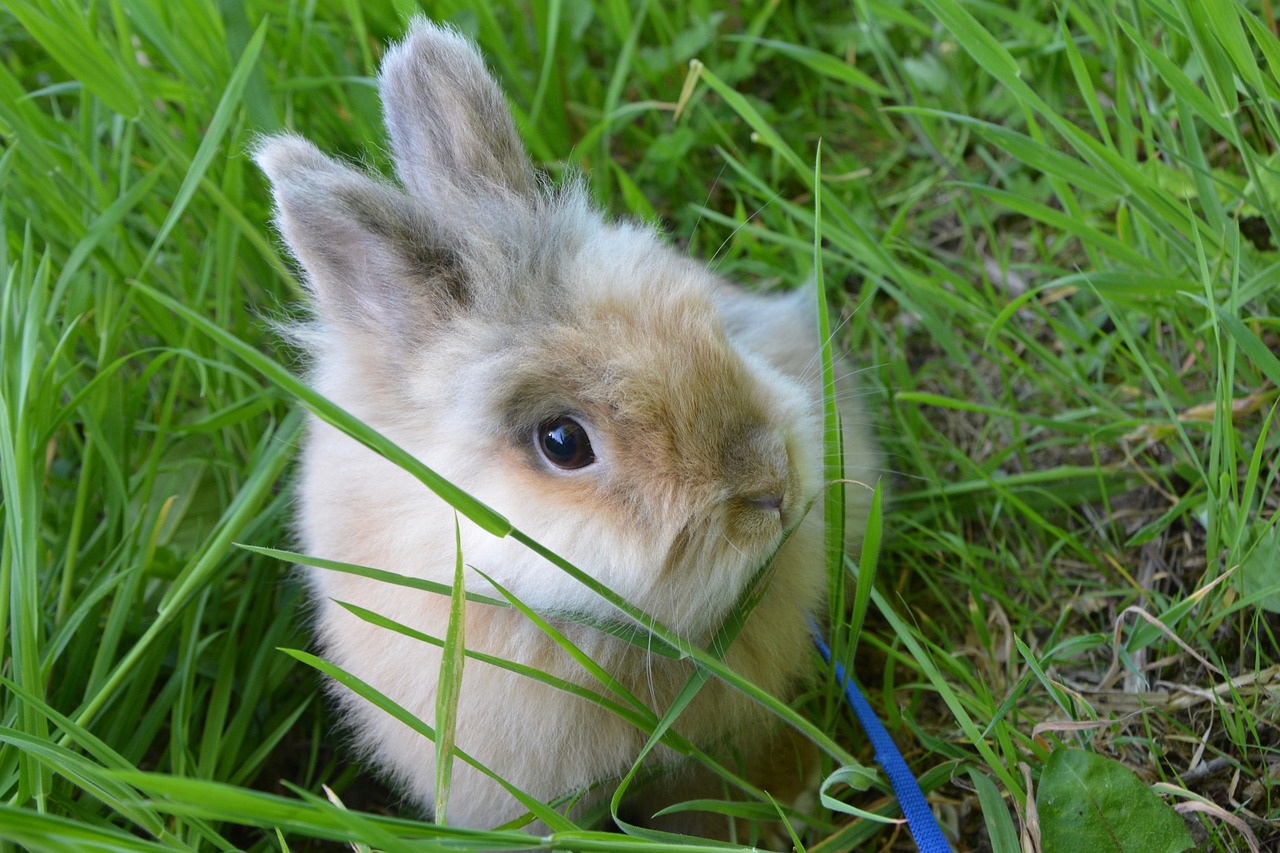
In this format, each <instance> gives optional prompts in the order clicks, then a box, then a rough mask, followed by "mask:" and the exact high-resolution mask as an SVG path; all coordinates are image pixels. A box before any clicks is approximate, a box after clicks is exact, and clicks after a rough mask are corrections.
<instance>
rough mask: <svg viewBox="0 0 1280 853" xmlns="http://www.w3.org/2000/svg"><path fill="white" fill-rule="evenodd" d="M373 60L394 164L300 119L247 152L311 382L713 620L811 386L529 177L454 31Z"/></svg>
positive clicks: (592, 218) (776, 535) (545, 587)
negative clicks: (306, 292)
mask: <svg viewBox="0 0 1280 853" xmlns="http://www.w3.org/2000/svg"><path fill="white" fill-rule="evenodd" d="M380 82H381V92H382V97H383V101H384V105H385V113H386V120H387V124H388V126H389V128H390V131H391V141H392V149H393V152H394V159H395V165H396V170H397V174H398V177H399V179H400V183H401V184H402V187H401V186H396V185H393V184H391V183H389V182H387V181H385V180H381V179H379V178H376V177H372V176H370V175H369V174H366V173H364V172H362V171H360V170H357V169H354V168H352V167H350V166H348V165H345V164H342V163H339V162H337V161H335V160H333V159H331V158H329V157H327V156H325V155H323V154H321V153H320V152H319V151H318V150H317V149H316V148H315V147H314V146H313V145H311V144H310V143H309V142H306V141H305V140H302V139H300V138H297V137H290V136H286V137H277V138H274V139H271V140H269V141H268V142H266V143H265V144H264V145H263V146H261V147H260V148H259V150H258V154H257V157H258V161H259V163H260V164H261V165H262V167H263V168H264V170H265V171H266V172H267V174H268V175H269V176H270V178H271V181H272V184H273V187H274V192H275V198H276V203H277V208H278V218H277V221H278V224H279V227H280V230H281V232H282V233H283V234H284V236H285V239H286V240H287V242H288V243H289V245H290V246H291V247H292V249H293V251H294V253H295V254H296V256H297V257H298V259H299V261H300V262H301V263H302V265H303V267H304V268H305V269H306V271H307V273H308V283H309V288H310V290H311V292H312V294H313V297H314V300H315V307H316V314H317V317H318V323H317V324H316V326H315V327H314V329H313V332H312V334H311V335H310V340H311V341H312V342H313V354H314V356H315V357H316V360H317V377H316V378H317V382H318V383H319V385H320V387H321V389H322V390H325V391H328V392H329V393H330V394H331V396H333V397H334V398H335V399H336V400H337V401H338V402H339V403H341V404H343V405H346V406H348V407H349V408H352V409H353V410H356V411H357V412H358V413H359V414H361V415H362V416H364V417H365V419H366V420H368V421H369V422H370V423H372V424H373V425H374V426H376V427H378V428H380V429H382V430H383V431H385V432H387V433H389V434H390V435H392V436H393V437H394V438H396V439H397V440H398V441H400V442H401V443H402V444H403V445H404V446H405V447H406V448H407V449H410V450H411V451H412V452H414V453H416V454H417V455H419V457H420V458H421V459H422V460H423V461H424V462H425V463H426V464H427V465H428V466H431V467H433V468H435V469H436V470H438V471H439V472H440V473H442V474H444V475H445V476H447V477H449V478H450V479H452V480H453V481H454V482H455V483H456V484H458V485H461V486H462V487H463V488H466V489H467V490H468V491H470V492H471V493H472V494H474V495H476V496H477V497H479V498H480V499H481V500H484V501H485V502H487V503H488V504H490V505H491V506H493V507H494V508H496V509H497V510H498V511H500V512H502V513H504V514H506V515H507V516H508V518H510V519H511V520H512V521H513V522H514V523H515V524H516V525H517V526H518V527H520V528H521V529H523V530H525V531H527V532H529V533H531V534H532V535H533V536H535V538H538V539H539V540H540V541H542V542H543V544H545V545H547V546H548V547H551V548H552V549H553V550H556V551H557V552H558V553H560V554H561V555H562V556H565V557H567V558H568V559H570V560H571V561H573V562H575V563H576V564H577V565H579V566H580V567H581V568H583V569H584V570H585V571H587V572H589V573H591V574H593V575H594V576H596V577H597V578H598V579H599V580H601V581H603V582H605V583H606V584H608V585H609V586H610V587H611V588H613V589H614V590H615V591H617V592H619V593H620V594H622V595H623V596H624V597H626V598H628V599H629V600H630V601H632V603H634V604H637V605H639V606H641V607H642V608H645V609H648V610H649V611H650V612H651V613H653V615H655V616H657V617H658V618H660V619H664V620H668V621H669V622H670V623H671V625H672V627H674V628H676V629H677V630H681V631H684V632H686V633H688V634H690V635H696V634H698V633H699V632H700V631H702V630H705V629H707V628H708V627H714V625H715V622H716V619H717V617H719V616H721V615H723V613H724V612H725V610H726V608H727V607H728V606H729V605H731V604H732V603H733V602H734V601H735V600H736V598H737V596H738V594H739V593H740V592H741V589H742V584H743V582H744V581H745V580H746V579H747V578H748V577H749V576H750V575H751V573H752V572H753V570H755V569H757V568H758V567H759V566H760V565H761V564H762V562H763V560H764V559H765V558H766V557H767V555H768V554H769V553H770V551H771V550H772V549H773V548H774V547H776V546H777V544H778V542H779V540H780V538H781V536H782V532H783V529H784V527H785V526H786V525H787V524H788V523H789V522H790V521H791V520H792V519H793V518H794V517H795V514H796V513H798V512H799V511H800V510H801V509H802V508H803V507H804V505H805V504H806V502H807V501H809V500H810V499H811V498H812V497H813V496H814V495H815V493H816V491H817V488H818V476H819V465H818V460H817V459H816V458H815V456H814V450H815V448H816V447H820V440H819V439H818V438H817V430H818V429H819V425H818V420H817V418H816V408H815V406H814V399H813V395H812V394H811V393H810V389H809V388H808V387H806V386H804V385H801V384H799V383H797V382H796V380H795V379H794V378H793V377H788V376H786V375H785V374H784V373H783V372H782V371H781V370H780V369H779V368H778V367H777V366H775V365H773V364H770V363H769V362H768V361H767V360H766V359H765V358H763V357H762V356H760V355H758V354H756V353H754V352H752V351H751V350H750V349H749V348H747V347H745V346H743V345H742V344H741V343H740V342H739V341H735V339H734V338H733V337H732V336H731V335H730V330H729V329H727V328H726V326H725V323H724V321H723V318H722V316H721V311H720V308H719V306H718V299H719V293H720V292H721V291H722V290H723V289H724V285H722V284H721V283H720V282H718V281H717V280H716V279H715V278H714V277H712V276H711V275H710V274H709V273H708V272H707V271H706V270H705V269H704V268H703V267H701V266H700V265H698V264H696V263H693V262H692V261H690V260H688V259H686V258H684V257H681V256H679V255H677V254H676V253H674V252H672V251H671V250H669V249H668V248H666V247H665V246H663V245H662V244H661V243H660V242H659V240H658V239H657V238H656V236H655V235H654V234H653V233H651V232H650V231H649V230H647V229H645V228H642V227H638V226H636V225H632V224H625V223H610V222H607V221H605V220H604V219H603V218H602V217H601V216H600V214H599V213H597V212H596V211H595V210H594V209H593V208H592V206H591V204H590V203H589V201H588V199H587V196H586V191H585V189H584V187H583V186H582V185H581V184H580V183H577V182H574V181H570V182H569V183H568V184H567V185H566V186H564V187H562V188H560V189H559V190H557V191H554V192H553V191H547V190H545V189H544V188H543V186H542V184H541V182H540V180H539V179H538V177H537V176H536V175H535V173H534V172H533V170H532V168H531V167H530V165H529V162H528V159H527V157H526V155H525V152H524V149H523V147H522V145H521V143H520V141H519V138H518V136H517V135H516V131H515V128H514V126H513V123H512V120H511V118H510V114H509V112H508V110H507V107H506V104H505V101H504V100H503V97H502V95H501V92H500V91H499V89H498V88H497V86H496V84H495V83H494V81H493V80H492V79H491V78H490V77H489V75H488V73H487V72H486V70H485V68H484V66H483V64H482V62H481V60H480V59H479V57H478V56H477V54H476V53H475V51H474V49H473V48H472V46H471V45H470V43H469V42H467V41H466V40H465V39H463V38H462V37H461V36H459V35H457V34H456V33H453V32H451V31H449V30H446V29H440V28H436V27H434V26H431V25H427V24H422V23H419V24H418V25H416V26H415V28H414V30H413V31H412V32H411V33H410V35H409V36H408V38H407V39H406V40H405V42H404V43H402V44H401V45H399V46H398V47H397V48H395V49H394V50H392V51H391V52H390V53H389V55H388V56H387V58H386V60H385V62H384V64H383V67H382V73H381V78H380ZM332 473H335V474H336V472H332ZM326 476H331V474H330V473H326ZM410 503H413V502H412V501H410ZM437 509H438V507H437ZM407 523H409V524H412V525H417V526H429V525H434V526H435V527H437V528H438V531H435V532H436V533H445V534H450V533H451V531H452V526H453V520H452V516H451V514H450V513H447V512H439V511H436V512H428V513H425V514H424V515H422V516H421V517H418V518H413V519H411V520H409V521H408V522H407ZM304 524H305V522H304ZM494 547H498V548H499V550H502V551H504V552H505V553H501V554H497V553H495V554H493V555H492V556H493V557H495V558H496V559H495V561H494V562H493V563H490V564H487V565H485V566H484V567H483V568H484V570H485V571H486V572H488V573H490V574H491V575H492V576H493V577H494V578H495V579H496V580H498V581H499V582H501V583H502V584H503V585H504V586H507V587H508V588H509V589H510V590H512V591H513V592H514V593H515V594H516V595H518V596H520V597H523V598H525V599H526V601H528V603H530V604H532V605H535V606H540V607H544V608H548V609H553V610H558V609H572V610H585V611H587V612H592V611H597V612H598V613H599V615H608V614H607V613H605V612H603V611H602V608H603V607H604V605H603V604H602V603H601V602H599V600H598V599H595V598H594V596H592V595H591V594H589V593H587V592H586V591H585V590H583V589H582V588H581V586H580V585H578V584H577V583H576V582H575V581H573V580H571V579H570V578H568V577H567V576H565V575H563V574H562V573H560V572H559V571H558V570H556V569H554V568H553V567H551V566H549V565H546V564H543V563H541V562H540V561H539V560H537V559H536V558H534V557H532V555H529V554H527V553H520V552H519V551H518V550H516V549H512V548H500V546H499V544H498V543H490V545H488V546H479V553H484V552H487V551H489V550H490V549H491V548H494ZM479 553H476V552H473V551H472V550H466V554H467V558H468V561H469V562H472V563H473V564H476V565H479V563H478V562H477V558H478V556H479ZM442 556H445V557H447V554H445V555H442ZM444 564H445V567H446V568H447V567H448V566H449V565H450V561H449V560H447V559H446V560H444ZM476 582H477V583H479V582H478V581H476Z"/></svg>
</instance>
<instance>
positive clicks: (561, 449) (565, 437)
mask: <svg viewBox="0 0 1280 853" xmlns="http://www.w3.org/2000/svg"><path fill="white" fill-rule="evenodd" d="M536 441H537V443H538V449H539V450H541V451H542V455H543V456H545V457H546V459H547V461H548V462H550V463H551V464H552V465H554V466H556V467H557V468H564V469H566V470H574V469H576V468H585V467H586V466H588V465H590V464H591V463H592V462H595V461H596V455H595V452H594V451H592V449H591V439H590V438H588V437H587V431H586V430H585V429H583V428H582V424H580V423H578V422H577V421H575V420H574V419H573V418H556V419H555V420H553V421H546V422H544V423H542V424H541V425H540V426H539V427H538V433H537V436H536Z"/></svg>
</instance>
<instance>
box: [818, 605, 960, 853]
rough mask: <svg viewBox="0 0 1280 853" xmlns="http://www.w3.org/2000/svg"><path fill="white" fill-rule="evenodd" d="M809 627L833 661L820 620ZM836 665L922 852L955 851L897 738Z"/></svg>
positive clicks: (908, 826) (852, 704)
mask: <svg viewBox="0 0 1280 853" xmlns="http://www.w3.org/2000/svg"><path fill="white" fill-rule="evenodd" d="M809 627H810V628H811V629H812V630H813V642H814V644H815V645H816V646H817V647H818V651H819V652H821V653H822V659H823V660H825V661H826V662H827V663H828V664H830V663H831V649H829V648H828V647H827V644H826V642H825V641H824V640H823V639H822V632H821V631H819V630H818V626H817V624H816V623H815V622H814V621H813V620H812V619H811V620H809ZM835 667H836V679H837V680H838V681H839V682H840V683H841V684H843V685H844V695H845V698H846V699H848V700H849V705H850V707H852V708H853V713H854V714H855V715H857V717H858V722H859V723H861V724H862V730H863V731H864V732H866V733H867V738H868V739H869V740H870V741H871V746H872V748H873V749H875V752H876V761H877V762H879V764H880V766H881V767H883V768H884V772H885V775H886V776H888V777H889V783H890V784H891V785H893V793H894V794H896V795H897V797H898V804H899V805H900V806H902V814H903V815H904V816H905V817H906V818H907V828H908V829H910V830H911V837H912V838H914V839H915V841H916V847H917V848H919V850H920V853H952V850H951V845H950V844H949V843H948V842H947V839H946V837H945V836H944V835H943V834H942V827H940V826H938V821H937V819H936V818H934V816H933V809H931V808H929V803H928V801H927V800H925V798H924V792H923V791H921V790H920V785H919V783H917V782H916V777H915V776H914V775H912V773H911V768H909V767H907V762H906V759H904V758H903V757H902V753H901V752H899V751H898V747H897V745H896V744H895V743H894V742H893V738H891V737H889V733H888V732H887V731H885V728H884V724H883V723H881V722H880V718H879V717H877V716H876V712H875V711H874V710H872V708H871V706H870V705H869V704H867V700H866V699H865V698H863V695H862V691H861V690H859V689H858V685H857V684H856V683H854V680H853V676H849V677H848V678H846V677H845V673H844V667H843V666H842V665H841V664H840V662H839V661H837V662H836V665H835Z"/></svg>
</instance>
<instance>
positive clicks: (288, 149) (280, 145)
mask: <svg viewBox="0 0 1280 853" xmlns="http://www.w3.org/2000/svg"><path fill="white" fill-rule="evenodd" d="M252 153H253V160H254V162H255V163H257V164H258V168H260V169H262V171H263V172H265V173H266V175H267V177H268V178H270V179H271V182H272V183H280V182H281V181H284V180H288V178H289V177H290V176H291V175H296V174H299V173H301V172H314V171H318V170H321V169H324V168H326V166H327V165H328V163H329V159H328V158H327V157H325V156H324V154H322V153H320V149H318V148H316V147H315V146H314V145H312V144H311V143H310V142H308V141H307V140H305V139H303V138H302V137H301V136H296V135H294V134H292V133H280V134H276V135H275V136H264V137H262V138H261V139H259V140H257V141H256V142H255V143H254V144H253V150H252Z"/></svg>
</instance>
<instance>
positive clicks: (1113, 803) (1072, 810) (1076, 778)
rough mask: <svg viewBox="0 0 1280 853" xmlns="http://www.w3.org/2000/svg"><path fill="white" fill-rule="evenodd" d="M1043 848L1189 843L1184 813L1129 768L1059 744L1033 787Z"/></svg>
mask: <svg viewBox="0 0 1280 853" xmlns="http://www.w3.org/2000/svg"><path fill="white" fill-rule="evenodd" d="M1036 811H1037V812H1038V813H1039V815H1040V843H1041V845H1042V846H1043V848H1044V849H1045V850H1088V851H1090V853H1181V852H1182V851H1183V850H1186V849H1188V848H1190V847H1191V846H1192V841H1191V834H1190V833H1189V832H1188V831H1187V826H1186V824H1185V823H1184V822H1183V820H1182V816H1181V815H1179V814H1178V813H1177V812H1175V811H1174V810H1173V808H1172V807H1171V806H1169V805H1168V804H1167V803H1165V802H1164V801H1163V800H1161V799H1160V798H1159V797H1158V796H1157V795H1156V794H1155V793H1154V792H1153V791H1152V790H1151V789H1150V788H1149V787H1147V785H1146V784H1145V783H1144V782H1143V781H1142V780H1141V779H1139V778H1138V777H1137V776H1136V775H1135V774H1134V772H1133V771H1132V770H1130V769H1129V768H1127V767H1125V766H1124V765H1123V764H1120V763H1119V762H1117V761H1112V760H1111V759H1110V758H1105V757H1103V756H1101V755H1095V754H1094V753H1092V752H1086V751H1084V750H1082V749H1070V748H1068V747H1059V748H1058V749H1055V750H1054V751H1053V754H1052V755H1050V756H1049V760H1048V762H1046V763H1045V767H1044V773H1043V774H1042V775H1041V777H1040V787H1039V788H1038V789H1037V790H1036Z"/></svg>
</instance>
